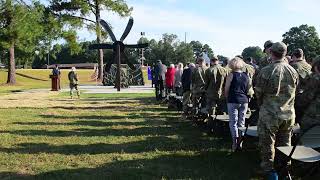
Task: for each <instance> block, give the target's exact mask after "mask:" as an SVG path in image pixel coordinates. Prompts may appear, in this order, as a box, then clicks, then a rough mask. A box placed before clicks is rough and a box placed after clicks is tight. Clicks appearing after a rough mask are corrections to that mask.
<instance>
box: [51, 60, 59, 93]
mask: <svg viewBox="0 0 320 180" xmlns="http://www.w3.org/2000/svg"><path fill="white" fill-rule="evenodd" d="M52 75H54V76H57V85H58V90H60V89H61V83H60V75H61V71H60V69H59V66H58V65H57V64H56V65H55V67H54V68H53V69H52Z"/></svg>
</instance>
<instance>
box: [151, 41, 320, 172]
mask: <svg viewBox="0 0 320 180" xmlns="http://www.w3.org/2000/svg"><path fill="white" fill-rule="evenodd" d="M264 53H265V54H266V56H265V57H264V58H263V59H261V60H257V64H256V63H255V62H254V61H255V60H254V59H253V58H246V59H244V58H243V57H242V56H236V57H234V58H232V59H231V60H228V63H222V62H220V61H219V59H218V58H217V57H216V56H214V57H212V58H211V61H210V64H205V60H204V59H203V58H202V57H197V58H196V62H195V64H194V63H188V64H187V66H186V67H185V68H183V64H181V63H179V64H177V65H176V66H175V65H173V64H171V65H170V66H169V68H167V67H166V66H165V65H163V64H162V63H161V61H160V60H158V61H157V64H156V65H155V66H154V67H153V83H154V84H155V90H156V91H155V92H156V98H157V100H162V99H164V98H165V97H166V95H168V93H172V92H176V94H177V95H179V96H183V118H187V117H194V115H196V114H202V115H204V117H206V118H207V119H209V120H207V123H208V124H210V123H212V122H210V121H212V120H213V119H212V118H210V117H212V116H214V115H216V114H217V110H218V109H219V112H220V113H221V111H223V109H224V107H227V109H226V110H225V111H226V113H228V116H229V128H230V134H231V138H232V146H231V149H232V150H233V151H237V150H239V149H241V143H240V142H241V141H240V139H239V138H240V137H241V133H240V132H239V130H238V128H239V127H244V126H245V121H246V118H245V117H246V116H245V115H246V114H247V111H248V107H250V108H251V109H255V110H256V112H258V113H259V116H258V122H257V127H258V136H259V149H260V152H261V168H262V170H263V172H264V173H266V174H268V173H270V172H273V171H274V169H277V166H278V164H277V163H275V146H290V145H291V137H292V128H293V126H294V125H295V124H299V125H300V127H301V130H302V131H305V130H306V129H308V128H309V127H311V126H312V125H314V124H317V123H320V111H319V109H320V56H318V57H316V58H314V59H313V60H312V61H310V64H309V63H308V62H307V61H306V60H305V58H304V52H303V50H302V49H296V50H294V51H293V53H292V54H290V55H288V54H287V46H286V44H284V43H282V42H275V43H274V42H272V41H270V40H269V41H266V42H265V44H264ZM224 64H226V65H224ZM190 112H191V116H190Z"/></svg>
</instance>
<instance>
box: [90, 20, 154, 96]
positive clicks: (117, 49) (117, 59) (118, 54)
mask: <svg viewBox="0 0 320 180" xmlns="http://www.w3.org/2000/svg"><path fill="white" fill-rule="evenodd" d="M100 24H101V25H102V27H103V28H104V29H105V30H106V31H107V32H108V34H109V36H110V38H111V40H112V41H113V44H92V45H90V47H89V48H90V49H112V50H113V52H114V59H113V61H109V62H108V63H107V65H106V67H105V72H107V73H109V72H110V69H111V67H112V64H117V70H116V72H117V73H116V79H115V80H116V82H115V86H116V87H117V90H118V91H120V88H121V86H122V87H126V86H125V85H123V84H122V85H121V79H123V78H121V71H122V74H126V72H125V70H124V69H123V67H121V64H122V63H121V59H123V58H122V57H123V56H124V49H125V48H146V47H148V44H147V43H145V44H124V43H123V41H124V40H125V38H126V37H127V36H128V34H129V33H130V31H131V28H132V26H133V18H132V17H131V18H130V19H129V22H128V24H127V27H126V29H125V30H124V32H123V34H122V36H121V38H120V40H119V41H118V40H117V39H116V37H115V35H114V33H113V31H112V29H111V28H110V26H109V25H108V23H107V22H105V21H104V20H100ZM123 64H127V65H128V66H129V67H130V68H131V69H132V70H135V69H136V66H135V65H134V64H132V63H130V62H123ZM124 77H126V76H124ZM128 78H129V76H128Z"/></svg>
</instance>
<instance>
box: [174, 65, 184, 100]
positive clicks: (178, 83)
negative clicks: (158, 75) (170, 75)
mask: <svg viewBox="0 0 320 180" xmlns="http://www.w3.org/2000/svg"><path fill="white" fill-rule="evenodd" d="M182 73H183V64H182V63H179V64H178V67H177V69H176V73H175V74H174V88H175V92H176V94H177V95H178V96H181V95H182V83H181V76H182Z"/></svg>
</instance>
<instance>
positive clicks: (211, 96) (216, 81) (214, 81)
mask: <svg viewBox="0 0 320 180" xmlns="http://www.w3.org/2000/svg"><path fill="white" fill-rule="evenodd" d="M210 64H211V67H210V68H209V69H207V71H206V74H205V82H206V86H205V89H206V91H207V95H206V97H207V106H206V110H207V112H208V114H209V115H214V114H215V113H216V107H217V105H218V104H219V103H218V102H219V101H220V98H221V96H222V91H223V84H224V81H225V78H226V76H227V73H228V72H227V70H226V69H225V68H224V67H222V66H221V65H220V64H219V60H218V57H216V56H214V57H213V58H212V59H211V61H210Z"/></svg>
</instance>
